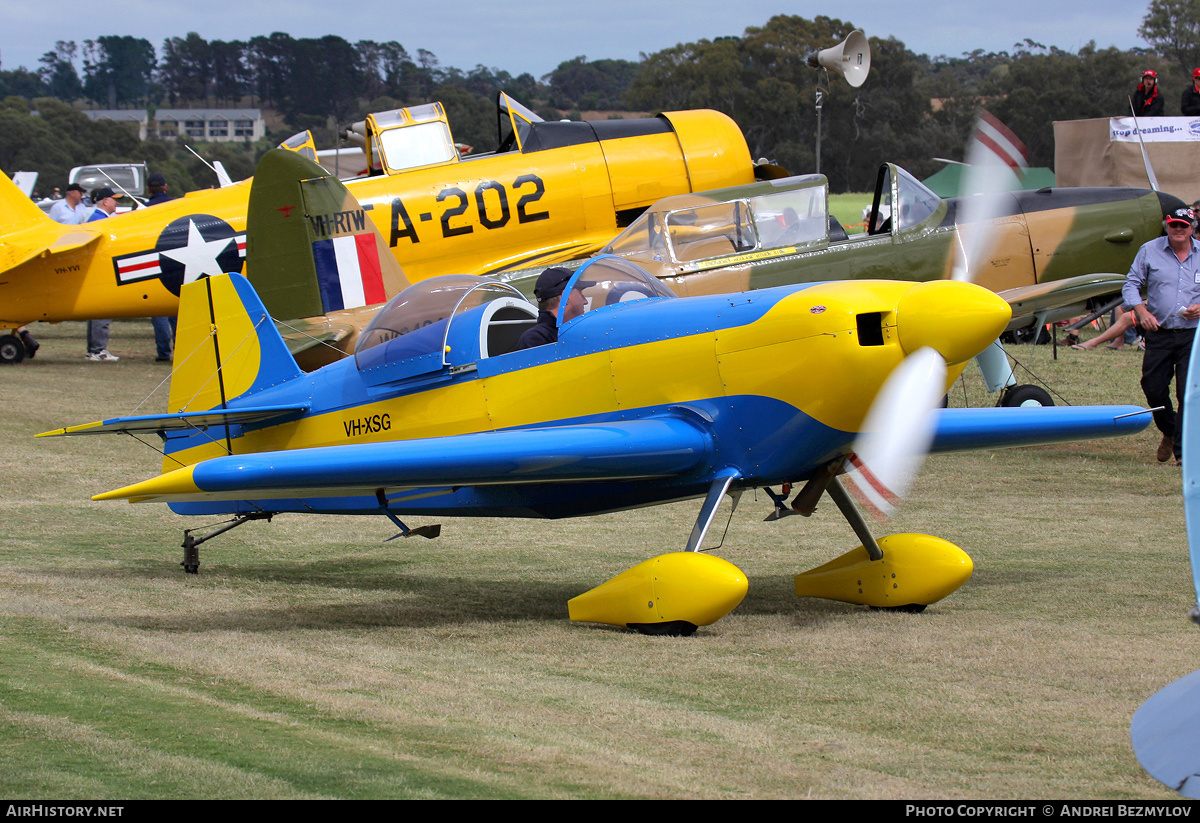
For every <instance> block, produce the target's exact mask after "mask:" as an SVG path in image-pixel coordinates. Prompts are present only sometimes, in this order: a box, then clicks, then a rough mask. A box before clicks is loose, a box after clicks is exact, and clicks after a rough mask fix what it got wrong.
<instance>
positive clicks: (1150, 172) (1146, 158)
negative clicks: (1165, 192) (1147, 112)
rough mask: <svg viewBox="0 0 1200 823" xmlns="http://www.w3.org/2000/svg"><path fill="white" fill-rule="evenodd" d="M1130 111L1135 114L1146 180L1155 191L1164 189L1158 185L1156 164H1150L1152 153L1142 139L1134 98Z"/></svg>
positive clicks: (1130, 104) (1135, 129)
mask: <svg viewBox="0 0 1200 823" xmlns="http://www.w3.org/2000/svg"><path fill="white" fill-rule="evenodd" d="M1129 111H1130V112H1131V113H1132V114H1133V130H1134V131H1136V132H1137V136H1138V146H1140V147H1141V149H1142V165H1143V166H1145V167H1146V180H1147V181H1148V182H1149V183H1150V188H1152V189H1154V190H1155V191H1162V189H1160V188H1159V187H1158V175H1156V174H1155V173H1154V166H1151V165H1150V155H1148V154H1146V141H1145V140H1143V139H1142V126H1141V124H1140V123H1139V122H1138V116H1137V111H1136V110H1135V109H1134V107H1133V100H1132V98H1131V99H1130V101H1129Z"/></svg>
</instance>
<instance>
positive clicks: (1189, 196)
mask: <svg viewBox="0 0 1200 823" xmlns="http://www.w3.org/2000/svg"><path fill="white" fill-rule="evenodd" d="M1136 125H1137V126H1139V127H1140V128H1141V130H1142V139H1143V140H1144V141H1145V146H1146V154H1147V155H1148V156H1149V158H1150V165H1151V167H1152V168H1153V169H1154V174H1155V176H1156V177H1157V178H1158V187H1159V189H1160V190H1161V191H1164V192H1167V193H1168V194H1173V195H1175V196H1176V197H1180V198H1182V199H1183V200H1184V201H1186V202H1188V203H1191V202H1193V201H1195V200H1197V199H1200V117H1140V118H1137V123H1136ZM1054 177H1055V185H1058V186H1136V187H1140V188H1149V187H1150V182H1149V180H1148V179H1147V176H1146V167H1145V165H1144V164H1143V163H1142V148H1141V144H1140V143H1139V142H1138V134H1137V132H1136V131H1135V121H1134V118H1132V117H1111V118H1110V117H1099V118H1095V119H1092V120H1058V121H1055V123H1054Z"/></svg>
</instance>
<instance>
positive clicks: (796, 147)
mask: <svg viewBox="0 0 1200 823" xmlns="http://www.w3.org/2000/svg"><path fill="white" fill-rule="evenodd" d="M855 27H856V26H855V25H854V24H853V23H852V22H851V21H843V20H839V19H836V18H831V17H824V16H818V17H816V18H814V19H812V20H809V19H805V18H802V17H799V16H793V15H778V16H775V17H772V18H771V19H770V20H768V21H767V22H766V23H765V24H764V25H762V26H757V27H750V28H747V29H746V30H745V32H744V33H743V34H742V35H741V36H740V37H720V38H715V39H713V40H699V41H697V42H693V43H684V44H679V45H676V46H672V47H670V48H667V49H663V50H662V51H658V52H655V53H653V54H649V55H643V56H642V59H641V60H640V61H638V62H632V61H625V60H590V61H589V60H588V59H587V58H586V57H584V56H580V57H575V58H573V59H571V60H567V61H565V62H563V63H561V64H560V65H559V66H558V67H557V68H556V69H555V70H554V71H553V72H551V73H550V74H548V75H546V76H544V77H542V78H540V79H539V78H534V77H533V76H531V75H529V74H522V75H519V76H516V77H514V76H512V75H510V74H509V73H508V72H505V71H503V70H500V69H495V68H487V67H484V66H482V65H479V66H476V67H475V68H474V69H471V70H469V71H463V70H460V69H457V68H453V67H443V66H441V65H440V64H439V61H438V59H437V57H436V55H434V54H433V53H431V52H429V51H427V50H425V49H418V50H417V51H416V54H415V56H414V55H412V54H410V53H409V52H408V51H407V50H406V49H405V48H404V47H403V46H402V45H401V44H399V43H397V42H395V41H388V42H375V41H368V40H363V41H359V42H357V43H350V42H348V41H346V40H344V39H343V38H341V37H337V36H335V35H329V36H326V37H321V38H293V37H291V36H289V35H287V34H284V33H280V32H276V33H274V34H271V35H270V36H264V37H254V38H251V39H249V40H246V41H229V42H225V41H219V40H214V41H208V40H205V39H204V38H202V37H200V36H199V35H197V34H195V33H189V34H187V35H186V36H184V37H173V38H169V39H167V40H166V41H164V42H163V44H162V46H161V49H160V50H159V51H157V52H156V50H155V49H154V47H153V45H152V44H150V43H149V42H148V41H146V40H144V39H140V38H134V37H123V36H111V37H99V38H97V39H96V40H86V41H84V42H83V43H82V45H79V44H76V43H74V42H71V41H59V42H58V43H56V44H55V47H54V49H53V50H51V51H48V52H46V54H45V55H43V57H42V58H41V60H40V63H41V66H40V68H38V69H37V70H36V71H29V70H27V69H24V68H19V69H16V70H10V71H0V99H2V100H3V104H2V105H0V168H3V169H5V170H8V171H13V170H16V169H18V168H25V169H30V170H38V171H42V172H43V173H47V172H49V173H50V174H49V176H51V177H53V179H55V180H58V179H60V178H61V175H62V174H65V169H66V168H69V167H70V165H78V164H81V163H84V162H104V161H105V160H110V159H118V158H119V159H147V158H153V160H154V161H155V162H162V163H171V164H173V165H172V167H171V168H170V169H169V170H168V171H165V172H164V173H167V174H168V179H169V180H171V182H172V185H173V187H174V188H175V190H176V191H181V190H185V189H186V188H188V186H189V183H191V184H194V183H196V182H197V180H196V178H197V177H201V178H203V177H205V174H204V173H202V172H201V171H200V170H199V169H200V168H202V167H200V166H198V161H191V160H188V159H186V158H183V157H182V156H179V155H177V152H176V150H175V147H163V146H157V147H148V146H147V145H145V144H141V145H138V142H139V141H137V140H136V137H135V138H134V144H133V145H130V144H129V143H128V142H127V140H126V139H125V138H122V137H121V136H120V135H118V134H117V132H116V131H114V129H126V128H127V127H125V126H118V125H117V124H110V125H111V126H112V128H109V126H103V125H100V124H90V123H84V122H83V121H81V120H78V119H75V120H72V118H71V112H72V110H73V107H75V108H77V107H78V106H80V105H82V104H90V105H92V106H94V107H100V108H120V107H129V108H132V107H138V108H141V107H147V108H154V107H161V106H170V107H197V106H244V105H252V106H255V107H261V108H265V109H270V110H273V111H274V112H277V113H278V115H279V117H280V118H281V125H280V127H279V128H278V129H277V130H276V131H275V132H273V133H272V134H270V135H268V140H267V141H264V142H263V145H260V146H248V147H243V148H242V149H238V148H236V147H234V148H230V147H228V146H226V147H223V148H214V147H208V148H206V149H205V151H206V152H208V153H214V152H216V153H221V152H224V153H225V154H226V155H227V156H222V157H220V159H222V160H223V161H225V162H226V166H227V167H230V166H231V163H232V166H231V169H237V170H246V173H247V174H248V173H249V171H250V170H252V168H253V163H254V161H255V160H256V159H257V156H258V155H260V154H261V152H262V151H265V150H266V148H268V147H269V146H270V145H273V144H274V143H276V142H278V141H279V140H280V139H282V138H283V137H286V136H287V135H289V134H291V133H292V132H294V131H297V130H300V129H302V128H309V129H312V130H313V131H314V134H315V135H316V136H317V139H318V144H319V145H322V146H329V145H332V144H333V140H334V128H335V127H336V126H338V125H342V126H344V125H346V124H348V123H350V122H352V121H354V120H356V119H361V117H363V116H364V115H365V114H366V113H367V112H369V111H380V110H385V109H389V108H396V107H399V106H407V105H413V104H417V103H422V102H427V101H430V100H439V101H441V102H442V104H443V105H444V106H445V107H446V109H447V112H448V114H449V116H450V118H451V128H452V129H453V130H454V134H455V139H456V140H459V141H461V142H464V143H468V144H471V145H474V146H476V147H477V149H480V150H487V149H490V148H493V147H494V143H495V140H496V125H495V113H494V97H495V94H496V92H497V91H499V90H504V91H507V92H509V93H510V94H512V95H513V96H515V97H516V98H517V99H520V100H522V101H523V102H525V103H526V104H528V105H531V106H532V107H533V108H534V109H535V110H536V111H538V113H539V114H541V115H542V116H543V117H546V118H548V119H549V118H559V117H563V116H568V117H576V118H577V117H579V116H580V112H582V111H592V110H602V111H628V112H633V111H637V112H655V111H667V110H674V109H687V108H712V109H717V110H718V111H722V112H724V113H726V114H728V115H730V116H731V117H732V118H733V119H734V120H735V121H736V122H737V123H738V125H739V126H740V127H741V129H742V131H743V133H744V134H745V135H746V139H747V142H748V144H749V147H750V151H751V153H752V154H753V155H754V156H755V157H756V158H758V157H763V158H766V159H770V160H773V161H774V162H776V163H778V164H780V165H782V166H784V167H786V168H788V169H790V170H792V171H793V172H796V173H802V172H808V171H812V170H813V168H814V166H815V163H816V156H815V145H816V136H817V135H816V127H817V114H816V92H817V88H818V84H820V86H821V88H822V91H823V109H822V114H821V121H822V155H821V171H822V172H823V173H824V174H826V175H827V176H828V177H829V178H830V184H831V186H832V188H833V190H834V191H863V190H867V189H870V188H871V187H872V186H873V184H874V177H875V173H876V170H877V168H878V165H879V163H881V162H883V161H885V160H888V161H892V162H896V163H899V164H900V165H902V166H904V167H905V168H908V169H909V170H910V171H912V172H913V173H914V174H916V175H917V176H918V177H925V176H927V175H929V174H932V173H933V172H934V171H937V170H938V169H939V168H941V164H940V163H939V162H938V161H935V160H933V158H935V157H943V158H950V159H961V157H962V153H963V148H964V145H965V143H966V140H967V138H968V136H969V133H970V129H971V125H972V123H973V121H974V118H975V115H976V113H977V111H978V109H979V108H980V107H986V108H988V109H989V110H990V111H992V113H993V114H995V115H996V116H997V117H999V118H1000V119H1001V120H1003V121H1004V122H1006V123H1007V124H1008V125H1009V126H1010V127H1011V128H1012V129H1013V130H1014V131H1015V132H1016V133H1017V134H1018V135H1019V136H1020V137H1021V138H1022V139H1023V140H1024V141H1025V143H1026V144H1027V145H1028V146H1029V148H1030V151H1031V155H1032V156H1031V160H1032V163H1033V165H1040V166H1052V165H1053V159H1054V142H1053V122H1054V121H1055V120H1072V119H1079V118H1088V117H1110V116H1121V115H1124V114H1127V113H1128V111H1129V102H1128V101H1129V97H1130V96H1131V95H1132V93H1133V91H1134V88H1135V86H1136V85H1137V83H1138V80H1139V78H1140V76H1141V73H1142V71H1143V70H1144V69H1147V68H1152V69H1155V70H1156V71H1158V72H1159V77H1160V86H1161V87H1162V89H1163V92H1164V95H1165V98H1166V100H1167V112H1166V113H1167V114H1178V113H1179V108H1178V106H1179V103H1178V100H1179V96H1180V94H1181V92H1182V91H1183V89H1184V88H1185V87H1186V86H1187V85H1189V84H1190V83H1191V70H1192V68H1194V67H1196V66H1200V0H1151V2H1150V4H1149V6H1148V8H1147V12H1146V15H1145V17H1144V19H1143V24H1142V26H1141V28H1140V29H1139V34H1140V35H1141V36H1142V38H1143V39H1144V40H1145V41H1146V42H1147V44H1148V45H1147V47H1146V48H1137V49H1128V50H1121V49H1116V48H1098V47H1097V46H1096V45H1095V44H1094V43H1090V44H1088V45H1086V46H1084V47H1082V48H1080V49H1079V50H1078V51H1077V52H1068V51H1064V50H1062V49H1059V48H1057V47H1055V46H1046V45H1043V44H1041V43H1038V42H1036V41H1034V40H1031V39H1027V40H1025V41H1024V42H1022V43H1018V44H1014V46H1013V48H1012V49H1011V50H1009V51H1002V52H984V51H982V50H979V51H973V52H970V53H965V54H963V55H961V56H959V57H947V56H937V57H932V58H931V57H929V56H927V55H918V54H915V53H913V52H912V51H911V50H909V49H908V48H907V47H906V46H905V45H904V43H902V42H901V41H899V40H897V39H895V38H893V37H882V38H881V37H872V38H871V51H872V66H871V73H870V76H869V78H868V79H867V81H866V83H865V84H864V85H863V86H862V87H861V88H857V89H855V88H851V87H850V86H849V85H847V84H846V83H844V82H843V81H841V80H840V79H838V78H829V79H825V78H823V77H822V76H821V74H822V73H821V72H818V71H816V70H814V69H812V68H810V67H809V66H808V65H807V62H806V58H807V55H808V54H809V53H811V52H813V51H816V50H818V49H822V48H826V47H828V46H830V45H832V44H834V43H836V42H839V41H840V40H841V39H843V38H844V37H845V36H846V34H848V33H849V32H850V31H851V30H852V29H854V28H855ZM50 98H52V99H53V100H50ZM54 100H57V101H61V102H59V103H58V104H55V103H54V102H53V101H54ZM35 109H36V111H37V112H38V113H39V115H40V116H41V117H42V118H43V120H42V123H41V125H38V124H37V123H35V122H31V121H36V120H37V117H32V116H31V112H32V111H33V110H35ZM80 117H82V115H80ZM22 118H24V119H22ZM68 121H70V122H68ZM47 125H53V128H52V129H51V131H57V132H60V133H59V135H58V137H57V138H56V139H50V137H49V135H48V134H47V133H46V132H47V129H46V128H45V127H46V126H47ZM68 126H69V127H70V128H71V129H73V130H74V132H78V131H79V130H86V131H87V132H88V135H87V136H86V137H84V136H80V135H78V134H76V133H68V134H66V135H64V134H62V133H61V129H63V128H64V127H68ZM68 137H70V138H72V139H73V140H74V143H75V145H67V143H68V142H69V141H68V140H67V138H68ZM147 142H148V143H149V142H154V141H147ZM80 152H90V153H91V154H90V155H89V156H80V154H79V153H80ZM239 153H240V154H241V155H242V156H241V158H240V159H239V158H238V156H237V155H238V154H239ZM63 164H66V165H65V166H64V165H63ZM193 167H195V169H196V170H195V172H194V173H193V171H192V169H193ZM236 173H240V172H236ZM172 174H174V175H175V176H176V177H175V179H172Z"/></svg>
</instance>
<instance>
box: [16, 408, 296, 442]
mask: <svg viewBox="0 0 1200 823" xmlns="http://www.w3.org/2000/svg"><path fill="white" fill-rule="evenodd" d="M308 408H309V406H308V404H307V403H303V404H300V405H295V406H261V407H259V408H250V409H236V410H233V411H229V410H225V411H222V410H216V411H202V412H183V413H181V414H146V415H141V416H138V417H114V418H112V419H110V420H100V421H98V422H95V423H83V424H81V425H78V426H66V427H64V428H61V429H55V430H53V431H48V432H42V433H41V434H39V435H36V436H37V437H70V436H73V435H79V434H126V433H127V434H163V433H164V432H169V431H185V430H195V429H201V430H203V429H207V428H209V427H211V426H229V425H233V424H235V423H240V424H242V425H246V424H250V423H267V422H271V423H282V422H285V421H286V420H287V419H289V418H293V417H299V416H300V415H301V414H303V413H304V412H306V411H308Z"/></svg>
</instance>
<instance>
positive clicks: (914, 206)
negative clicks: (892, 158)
mask: <svg viewBox="0 0 1200 823" xmlns="http://www.w3.org/2000/svg"><path fill="white" fill-rule="evenodd" d="M896 199H897V200H898V201H899V203H900V209H899V211H898V212H897V216H896V222H895V223H894V228H895V229H898V230H901V231H903V230H904V229H907V228H909V227H911V226H915V225H917V224H918V223H920V222H921V221H922V220H924V219H925V218H926V217H928V216H929V215H931V214H933V213H934V212H935V211H936V210H937V207H938V205H939V204H940V203H941V202H942V199H941V198H940V197H938V196H937V195H936V194H934V193H933V192H932V191H930V190H929V189H928V188H927V187H926V186H925V184H924V183H922V182H921V181H920V180H918V179H917V178H915V177H913V176H912V175H911V174H909V173H908V172H906V171H905V170H904V169H902V168H900V167H899V166H897V167H896Z"/></svg>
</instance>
